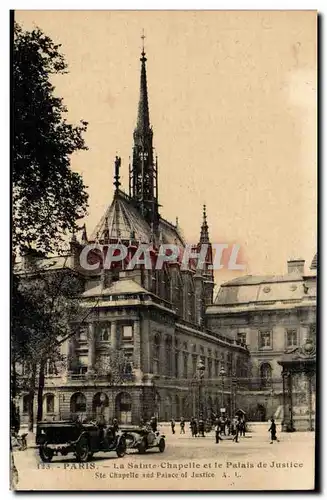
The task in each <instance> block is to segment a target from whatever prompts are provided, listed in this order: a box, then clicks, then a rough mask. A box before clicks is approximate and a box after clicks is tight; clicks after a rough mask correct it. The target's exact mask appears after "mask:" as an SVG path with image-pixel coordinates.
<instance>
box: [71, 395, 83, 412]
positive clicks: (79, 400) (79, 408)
mask: <svg viewBox="0 0 327 500" xmlns="http://www.w3.org/2000/svg"><path fill="white" fill-rule="evenodd" d="M70 412H71V413H72V414H73V415H77V416H82V415H83V414H85V413H86V397H85V396H84V394H83V393H82V392H75V393H74V394H73V395H72V397H71V398H70Z"/></svg>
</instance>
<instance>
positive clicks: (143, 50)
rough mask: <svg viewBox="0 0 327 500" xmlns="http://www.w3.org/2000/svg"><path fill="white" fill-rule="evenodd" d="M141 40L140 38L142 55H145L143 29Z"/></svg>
mask: <svg viewBox="0 0 327 500" xmlns="http://www.w3.org/2000/svg"><path fill="white" fill-rule="evenodd" d="M141 38H142V54H145V52H144V40H145V38H146V36H145V34H144V28H143V29H142V35H141Z"/></svg>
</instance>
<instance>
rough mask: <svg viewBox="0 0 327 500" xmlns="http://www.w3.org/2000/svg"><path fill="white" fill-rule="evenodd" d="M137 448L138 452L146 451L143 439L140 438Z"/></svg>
mask: <svg viewBox="0 0 327 500" xmlns="http://www.w3.org/2000/svg"><path fill="white" fill-rule="evenodd" d="M138 450H139V453H145V452H146V442H145V440H144V439H142V441H141V442H140V444H139V445H138Z"/></svg>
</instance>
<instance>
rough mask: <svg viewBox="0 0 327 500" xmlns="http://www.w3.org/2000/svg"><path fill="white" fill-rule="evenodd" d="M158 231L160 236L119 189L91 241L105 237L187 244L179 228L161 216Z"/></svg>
mask: <svg viewBox="0 0 327 500" xmlns="http://www.w3.org/2000/svg"><path fill="white" fill-rule="evenodd" d="M158 233H159V236H154V235H153V234H152V230H151V227H150V226H149V224H148V223H147V222H146V220H145V219H144V218H143V217H142V215H141V213H140V212H139V211H138V210H137V208H136V207H135V204H134V203H133V200H132V199H131V198H130V197H129V196H127V195H126V194H125V193H124V192H123V191H120V190H117V191H116V193H115V195H114V199H113V201H112V203H111V205H110V206H109V207H108V208H107V210H106V211H105V213H104V215H103V216H102V218H101V219H100V221H99V223H98V224H97V226H96V228H95V230H94V231H93V233H92V235H91V237H90V241H100V240H103V239H104V240H133V241H138V242H140V243H151V242H152V243H156V244H159V243H175V244H177V245H179V246H184V244H185V243H184V240H183V237H182V235H181V234H180V231H179V229H177V227H176V226H174V225H173V224H172V223H170V222H168V221H166V220H165V219H163V218H161V217H160V219H159V230H158ZM153 240H154V241H153ZM156 240H157V241H156ZM159 240H161V241H159Z"/></svg>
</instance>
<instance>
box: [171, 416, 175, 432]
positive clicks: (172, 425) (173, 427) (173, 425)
mask: <svg viewBox="0 0 327 500" xmlns="http://www.w3.org/2000/svg"><path fill="white" fill-rule="evenodd" d="M170 426H171V432H172V433H173V434H175V420H174V419H173V418H172V419H171V422H170Z"/></svg>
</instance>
